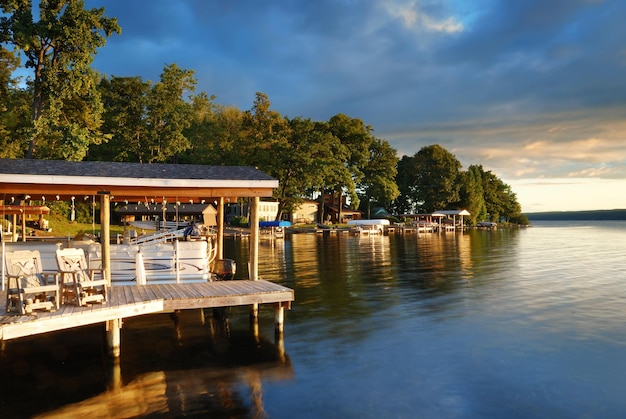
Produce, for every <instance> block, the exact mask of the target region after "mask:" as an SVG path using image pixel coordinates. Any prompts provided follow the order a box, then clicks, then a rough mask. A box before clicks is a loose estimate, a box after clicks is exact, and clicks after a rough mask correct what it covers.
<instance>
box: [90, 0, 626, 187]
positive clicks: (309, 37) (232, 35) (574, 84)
mask: <svg viewBox="0 0 626 419" xmlns="http://www.w3.org/2000/svg"><path fill="white" fill-rule="evenodd" d="M87 4H88V6H92V5H93V6H97V7H101V6H105V7H106V12H107V14H108V15H109V16H115V17H117V18H118V19H119V22H120V25H121V26H122V30H123V33H122V35H121V36H119V37H116V36H114V37H112V38H110V39H109V41H108V43H107V46H106V47H105V48H103V49H102V50H101V51H100V52H99V54H98V56H97V58H96V61H95V66H96V68H97V69H98V70H99V71H101V72H103V73H106V74H113V75H140V76H142V77H143V78H144V79H151V80H158V77H159V75H160V73H161V71H162V69H163V66H164V65H165V64H168V63H176V64H178V65H179V66H180V67H182V68H187V69H192V70H194V71H195V74H196V78H197V79H198V89H197V90H198V91H206V92H207V93H209V94H216V95H217V97H218V99H217V102H218V103H223V104H234V105H235V106H238V107H239V108H241V109H249V108H250V107H251V106H252V102H253V100H254V94H255V92H257V91H262V92H264V93H266V94H267V95H268V96H269V98H270V100H271V102H272V106H273V108H274V109H276V110H278V111H279V112H281V113H282V114H284V115H288V116H291V117H294V116H299V115H301V116H304V117H310V118H313V119H317V120H326V119H328V118H330V117H331V116H332V115H334V114H336V113H339V112H341V113H345V114H348V115H350V116H354V117H358V118H361V119H362V120H364V121H365V122H366V123H367V124H369V125H371V126H373V128H374V130H375V131H374V133H375V135H377V136H379V137H381V138H386V139H388V140H389V141H390V142H391V144H392V145H393V146H394V147H395V148H397V149H398V151H399V154H414V153H415V152H417V151H418V150H419V149H420V148H421V147H423V146H425V145H429V144H433V143H439V144H441V145H442V146H444V147H446V148H448V149H449V150H451V151H453V152H454V154H455V155H457V157H458V158H459V159H460V160H461V161H462V163H464V164H465V165H467V164H472V163H482V164H484V165H485V166H486V167H487V168H493V169H494V170H497V171H501V172H498V173H499V174H500V175H501V176H503V177H504V178H517V177H524V176H525V177H532V176H541V177H544V178H545V177H551V176H556V177H567V176H579V175H580V176H596V177H599V176H602V177H614V178H615V177H619V176H622V175H623V174H624V172H625V171H626V170H624V166H625V164H626V163H625V161H626V151H625V150H624V147H623V146H622V144H625V142H624V131H623V123H622V119H623V115H624V113H625V110H626V103H625V101H626V95H625V94H624V91H626V77H624V74H625V73H626V47H624V46H623V40H624V39H626V29H625V28H626V26H625V25H623V23H622V22H621V20H622V17H623V16H625V15H626V2H623V1H618V0H605V1H601V0H597V1H595V0H588V1H583V0H550V1H545V0H544V1H540V0H524V1H509V0H484V1H480V2H466V1H461V0H406V1H401V0H396V1H392V0H380V1H375V0H369V1H356V0H354V1H350V0H344V1H341V0H332V1H331V0H322V1H304V0H296V1H279V0H270V1H263V2H258V1H204V0H188V1H171V0H168V1H166V0H152V1H149V2H148V1H129V0H125V1H121V0H89V1H88V2H87ZM581 121H584V123H581ZM576 147H579V148H582V149H584V150H585V153H586V155H587V156H589V157H588V159H587V161H581V158H580V156H581V154H580V153H574V149H575V148H576ZM559 149H560V150H561V151H560V155H558V156H557V154H559V152H558V151H557V150H559ZM609 150H610V152H609ZM542 156H551V157H549V158H548V157H542Z"/></svg>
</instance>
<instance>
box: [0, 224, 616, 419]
mask: <svg viewBox="0 0 626 419" xmlns="http://www.w3.org/2000/svg"><path fill="white" fill-rule="evenodd" d="M625 243H626V222H602V223H601V222H597V223H589V222H587V223H580V222H569V223H565V222H563V223H555V222H550V223H541V222H536V223H535V225H534V226H533V227H532V228H527V229H520V230H497V231H468V232H465V233H464V234H458V233H457V234H454V233H446V234H421V235H419V237H418V236H417V235H416V234H407V235H404V236H403V235H398V234H395V235H394V234H391V235H389V236H383V237H361V238H359V237H355V236H350V235H339V236H337V235H321V234H319V235H315V234H293V235H288V236H287V238H286V239H285V240H284V241H283V240H279V241H274V242H272V241H269V240H266V241H263V242H262V243H261V249H260V252H261V258H260V259H261V261H260V264H261V265H260V276H261V277H262V278H264V279H270V280H273V281H276V282H279V283H281V284H283V285H286V286H289V287H291V288H293V289H295V294H296V301H295V303H294V304H293V308H292V310H291V311H288V312H286V316H285V318H286V322H285V334H284V340H275V337H274V333H273V310H272V309H271V308H263V307H262V309H261V320H260V329H261V330H260V332H261V333H260V337H258V338H254V336H253V335H252V334H251V333H250V328H249V325H248V320H247V311H246V310H245V309H244V308H238V309H233V310H228V311H227V312H226V313H225V314H226V315H227V318H228V320H227V321H225V320H222V319H212V318H211V313H209V312H207V313H205V316H204V318H202V317H201V315H200V313H199V312H197V311H191V312H185V313H182V314H181V315H180V316H179V317H178V318H174V317H173V316H170V315H168V314H163V315H158V316H149V317H144V318H138V319H134V320H129V321H128V322H127V323H126V324H125V326H124V329H123V330H122V351H123V353H122V358H121V361H120V364H119V365H111V364H110V363H109V362H108V360H107V359H106V357H105V356H104V353H103V352H104V349H103V332H102V330H101V329H100V328H99V327H95V328H91V327H89V328H84V329H80V330H77V331H68V332H60V333H54V334H50V336H46V337H43V338H42V337H38V338H32V339H25V340H22V341H18V342H9V343H8V344H7V345H6V347H5V350H4V352H3V356H2V358H1V359H0V367H1V368H2V371H3V375H4V377H5V379H4V380H3V382H2V384H0V400H1V404H0V415H1V416H2V417H27V416H36V415H44V416H45V415H48V416H55V415H56V416H59V417H61V416H62V417H70V416H71V415H76V416H79V415H80V416H85V415H89V416H92V417H98V416H102V417H107V416H108V417H111V416H112V417H140V416H150V417H175V416H196V417H271V418H294V417H298V418H321V417H324V418H387V417H388V418H418V417H419V418H485V417H493V418H496V417H508V418H527V417H544V418H573V417H581V418H587V417H589V418H591V417H593V418H597V417H602V418H612V417H615V418H618V417H623V416H624V414H625V413H626V401H625V400H624V397H623V390H624V389H625V388H626V362H625V361H624V353H625V352H624V351H625V350H626V327H625V324H624V323H625V322H626V305H625V303H626V246H625ZM246 245H247V242H245V241H243V242H242V241H241V240H235V239H228V241H227V254H226V256H229V257H235V258H237V259H239V258H243V257H244V255H245V254H246V253H247V249H246ZM240 266H241V264H240ZM240 275H245V271H243V270H242V272H241V273H240ZM217 314H222V313H217ZM6 377H9V378H8V379H7V378H6Z"/></svg>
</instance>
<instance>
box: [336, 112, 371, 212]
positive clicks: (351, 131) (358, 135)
mask: <svg viewBox="0 0 626 419" xmlns="http://www.w3.org/2000/svg"><path fill="white" fill-rule="evenodd" d="M327 126H328V129H329V130H330V132H331V134H333V135H334V136H335V137H336V138H338V139H339V142H340V144H341V145H342V147H341V150H337V157H338V158H343V164H344V165H345V167H346V168H347V170H348V172H349V173H350V177H349V178H347V177H345V176H343V173H341V172H339V173H337V176H335V179H336V182H337V183H335V184H328V185H326V186H327V187H331V190H333V191H334V193H336V194H338V195H339V197H338V198H339V202H343V198H342V195H343V193H344V191H345V192H346V193H347V194H348V196H349V197H350V202H351V205H352V207H353V208H355V209H356V208H358V206H359V197H358V195H357V193H356V185H357V183H359V182H361V181H362V180H363V176H364V173H363V168H364V167H365V165H366V164H367V161H368V159H369V146H370V144H371V142H372V136H371V130H372V128H371V127H370V126H369V125H365V123H364V122H363V121H362V120H360V119H359V118H351V117H349V116H347V115H344V114H337V115H335V116H333V117H332V118H330V119H329V120H328V123H327ZM339 210H340V211H341V205H340V206H339ZM339 218H340V219H341V214H339Z"/></svg>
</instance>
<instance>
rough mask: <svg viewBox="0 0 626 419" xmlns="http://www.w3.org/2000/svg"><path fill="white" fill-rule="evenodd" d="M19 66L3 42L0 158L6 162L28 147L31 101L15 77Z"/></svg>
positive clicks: (0, 48)
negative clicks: (5, 159) (14, 74)
mask: <svg viewBox="0 0 626 419" xmlns="http://www.w3.org/2000/svg"><path fill="white" fill-rule="evenodd" d="M0 37H1V35H0ZM0 39H1V38H0ZM19 62H20V60H19V57H17V56H16V55H15V53H14V52H13V51H9V50H8V49H6V48H3V47H2V46H1V42H0V157H4V158H19V157H22V156H23V155H24V151H25V150H26V147H27V144H28V132H29V128H30V124H28V123H27V121H28V120H29V115H30V112H29V109H30V108H29V106H28V104H29V102H32V100H31V95H30V90H29V89H28V88H20V87H19V86H18V80H17V79H16V78H14V77H13V75H12V74H13V71H15V69H16V68H17V67H18V66H19Z"/></svg>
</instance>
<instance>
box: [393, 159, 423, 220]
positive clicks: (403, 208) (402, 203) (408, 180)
mask: <svg viewBox="0 0 626 419" xmlns="http://www.w3.org/2000/svg"><path fill="white" fill-rule="evenodd" d="M396 167H397V174H396V184H397V185H398V192H399V195H398V197H397V198H396V199H395V200H394V201H393V202H392V204H391V210H392V211H393V212H394V213H395V214H397V215H402V214H413V213H415V212H417V210H418V208H417V200H418V197H417V191H416V186H415V185H416V174H417V169H416V167H415V157H413V156H407V155H404V156H402V158H401V159H400V160H398V163H397V166H396Z"/></svg>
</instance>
